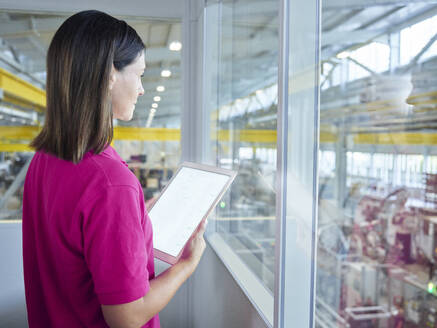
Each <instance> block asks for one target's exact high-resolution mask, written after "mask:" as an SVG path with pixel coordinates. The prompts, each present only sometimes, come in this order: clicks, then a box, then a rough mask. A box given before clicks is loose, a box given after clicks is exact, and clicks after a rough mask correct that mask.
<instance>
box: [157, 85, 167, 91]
mask: <svg viewBox="0 0 437 328" xmlns="http://www.w3.org/2000/svg"><path fill="white" fill-rule="evenodd" d="M156 91H158V92H164V91H165V88H164V86H163V85H158V86H157V87H156Z"/></svg>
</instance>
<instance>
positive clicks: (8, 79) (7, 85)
mask: <svg viewBox="0 0 437 328" xmlns="http://www.w3.org/2000/svg"><path fill="white" fill-rule="evenodd" d="M0 89H2V90H3V93H4V94H3V96H4V101H7V102H10V103H14V104H17V105H19V106H22V107H26V108H30V109H34V110H37V111H39V112H42V111H43V109H44V108H45V107H46V92H45V91H44V90H43V89H40V88H38V87H36V86H34V85H33V84H31V83H29V82H26V81H24V80H23V79H21V78H19V77H18V76H16V75H14V74H12V73H10V72H8V71H7V70H5V69H3V68H0Z"/></svg>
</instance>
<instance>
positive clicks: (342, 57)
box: [337, 51, 351, 59]
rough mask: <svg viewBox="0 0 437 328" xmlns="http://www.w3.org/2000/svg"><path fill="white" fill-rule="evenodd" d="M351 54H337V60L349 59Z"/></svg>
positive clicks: (346, 52) (343, 52)
mask: <svg viewBox="0 0 437 328" xmlns="http://www.w3.org/2000/svg"><path fill="white" fill-rule="evenodd" d="M350 55H351V54H350V52H349V51H342V52H340V53H338V54H337V58H339V59H345V58H347V57H349V56H350Z"/></svg>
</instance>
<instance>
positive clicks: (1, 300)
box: [0, 222, 27, 328]
mask: <svg viewBox="0 0 437 328" xmlns="http://www.w3.org/2000/svg"><path fill="white" fill-rule="evenodd" d="M25 304H26V303H25V298H24V282H23V263H22V252H21V223H4V222H1V223H0V328H18V327H27V316H26V305H25Z"/></svg>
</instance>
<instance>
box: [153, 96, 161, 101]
mask: <svg viewBox="0 0 437 328" xmlns="http://www.w3.org/2000/svg"><path fill="white" fill-rule="evenodd" d="M153 101H157V102H158V101H161V97H160V96H155V97H153Z"/></svg>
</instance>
